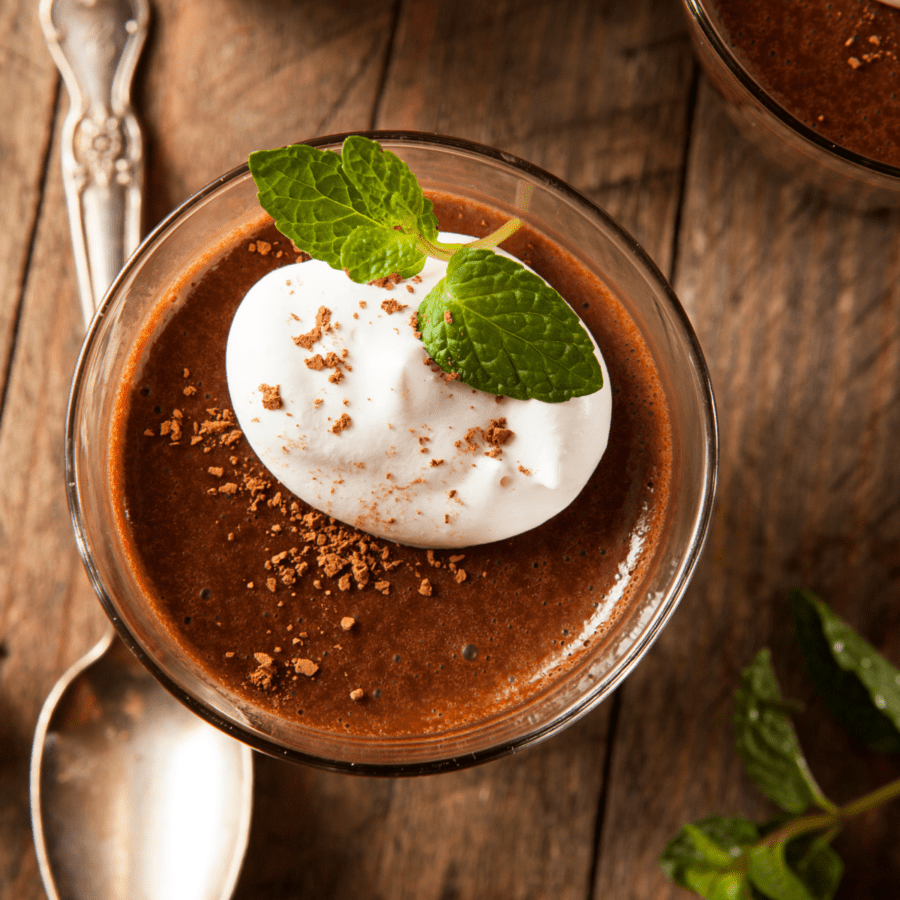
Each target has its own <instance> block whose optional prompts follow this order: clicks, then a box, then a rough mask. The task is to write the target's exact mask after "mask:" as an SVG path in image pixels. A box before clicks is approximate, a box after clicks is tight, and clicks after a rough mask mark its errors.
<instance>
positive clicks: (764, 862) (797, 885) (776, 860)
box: [747, 844, 818, 900]
mask: <svg viewBox="0 0 900 900" xmlns="http://www.w3.org/2000/svg"><path fill="white" fill-rule="evenodd" d="M747 861H748V865H747V877H748V878H749V880H750V883H751V884H752V885H753V887H755V888H756V889H757V890H758V891H760V892H761V893H762V894H764V895H765V896H766V897H769V898H770V900H818V898H816V897H814V896H813V895H812V894H810V892H809V891H808V890H807V889H806V885H805V884H804V883H803V882H802V881H801V880H800V877H799V876H798V875H797V874H796V873H795V872H794V871H792V869H791V867H790V866H789V865H788V863H787V859H785V855H784V844H777V845H776V846H774V847H767V846H765V845H759V846H756V847H752V848H751V849H750V850H749V852H748V854H747Z"/></svg>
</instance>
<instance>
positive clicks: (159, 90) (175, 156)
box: [136, 0, 394, 226]
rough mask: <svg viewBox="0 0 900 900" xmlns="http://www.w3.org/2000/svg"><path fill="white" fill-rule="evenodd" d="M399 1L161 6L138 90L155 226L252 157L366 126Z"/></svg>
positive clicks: (166, 2) (214, 1) (217, 0)
mask: <svg viewBox="0 0 900 900" xmlns="http://www.w3.org/2000/svg"><path fill="white" fill-rule="evenodd" d="M393 9H394V3H393V0H373V2H362V0H340V2H329V3H307V2H302V0H208V2H204V3H180V2H176V0H158V2H154V11H155V14H154V19H153V27H152V31H151V35H150V40H149V42H148V47H147V51H146V56H145V65H144V67H143V70H142V78H141V80H140V83H139V88H138V90H137V91H136V97H137V100H138V105H139V108H140V110H141V114H142V118H143V120H144V122H145V124H146V127H147V137H148V143H149V145H150V154H149V159H150V169H149V179H148V210H147V225H148V226H152V225H153V224H155V223H156V222H158V221H159V220H160V219H161V218H162V217H163V216H165V215H167V214H168V213H169V212H171V210H172V209H174V208H175V207H176V206H178V205H179V204H180V203H182V202H183V201H184V200H186V199H187V198H188V197H189V196H190V195H191V194H192V193H194V191H197V190H199V189H200V188H201V187H203V186H204V185H205V184H207V183H208V182H210V181H212V180H213V178H216V177H217V176H219V175H221V174H222V173H223V172H226V171H228V170H229V169H231V168H233V167H234V166H237V165H240V164H241V163H243V162H246V159H247V156H248V154H249V153H250V152H251V151H252V150H258V149H260V148H261V147H279V146H282V145H284V144H289V143H292V142H294V141H300V140H306V139H308V138H312V137H316V136H317V135H325V134H334V133H338V132H342V131H352V130H363V129H367V128H370V127H371V122H372V116H373V112H374V107H375V102H376V97H377V94H378V90H379V86H380V84H381V80H382V76H383V69H384V66H385V63H386V53H387V48H388V46H389V43H390V37H391V33H392V31H391V29H392V25H393Z"/></svg>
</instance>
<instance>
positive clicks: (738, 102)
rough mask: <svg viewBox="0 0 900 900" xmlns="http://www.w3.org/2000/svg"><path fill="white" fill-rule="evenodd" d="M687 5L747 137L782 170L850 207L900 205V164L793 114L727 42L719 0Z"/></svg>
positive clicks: (697, 44)
mask: <svg viewBox="0 0 900 900" xmlns="http://www.w3.org/2000/svg"><path fill="white" fill-rule="evenodd" d="M683 3H684V9H685V13H686V15H687V21H688V28H689V31H690V35H691V43H692V44H693V46H694V51H695V52H696V54H697V57H698V58H699V60H700V63H701V65H702V66H703V68H704V69H705V71H706V74H707V75H708V76H709V79H710V81H711V82H712V84H713V86H714V87H715V88H716V89H717V90H718V91H719V93H720V94H721V95H722V96H723V97H724V98H725V100H726V102H727V104H728V106H727V111H728V113H729V116H730V118H731V119H732V121H733V122H734V123H735V125H736V126H737V127H738V129H739V130H740V131H741V133H742V134H743V135H744V136H745V137H746V138H747V139H748V140H750V141H751V142H752V143H753V144H755V145H756V146H757V147H758V148H759V149H760V150H761V151H762V152H763V153H764V154H765V155H766V156H768V157H769V158H770V159H772V160H773V161H774V162H775V163H777V164H778V165H780V166H781V167H782V168H783V169H785V170H787V171H789V172H791V173H793V174H795V175H797V176H798V177H800V178H802V179H803V180H804V181H806V182H808V183H811V184H814V185H816V186H817V187H819V188H821V189H822V190H824V191H826V192H827V193H828V194H829V195H830V196H832V197H833V198H834V199H837V200H839V201H841V202H844V203H847V204H848V205H852V206H855V207H860V208H863V209H875V208H880V207H886V206H897V205H900V168H897V167H896V166H892V165H889V164H887V163H884V162H880V161H879V160H875V159H870V158H869V157H866V156H862V155H860V154H859V153H855V152H854V151H852V150H848V149H847V148H846V147H842V146H840V145H839V144H835V143H834V142H833V141H830V140H828V138H826V137H824V136H823V135H822V134H820V133H819V132H817V131H816V130H815V129H813V128H810V127H809V126H808V125H806V124H804V123H803V122H801V121H800V120H799V119H797V118H795V117H794V116H793V115H791V113H789V112H788V111H787V110H786V109H785V108H784V107H783V106H782V105H781V104H780V103H779V102H778V101H777V100H776V99H775V98H774V97H773V96H772V95H771V93H769V92H768V91H767V90H766V89H765V88H764V87H762V86H761V85H760V83H759V82H758V81H757V79H756V78H755V77H754V75H753V73H752V72H751V71H750V70H748V68H747V67H746V66H745V65H744V63H743V62H742V61H741V59H740V57H739V56H738V54H737V53H735V51H734V49H733V48H732V47H731V45H730V44H729V41H728V38H727V35H726V32H725V29H724V28H723V26H722V22H721V19H720V17H719V15H718V13H717V12H716V4H715V0H683ZM798 40H799V38H798Z"/></svg>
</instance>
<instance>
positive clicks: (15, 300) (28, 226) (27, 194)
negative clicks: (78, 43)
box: [0, 0, 58, 411]
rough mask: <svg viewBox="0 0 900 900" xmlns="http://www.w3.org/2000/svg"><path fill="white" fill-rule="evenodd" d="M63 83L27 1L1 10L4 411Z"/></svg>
mask: <svg viewBox="0 0 900 900" xmlns="http://www.w3.org/2000/svg"><path fill="white" fill-rule="evenodd" d="M57 82H58V78H57V75H56V67H55V66H54V65H53V63H52V61H51V60H50V56H49V54H48V53H47V45H46V44H45V43H44V38H43V35H42V34H41V29H40V26H39V25H38V20H37V7H36V5H35V4H34V3H32V2H28V0H10V2H8V3H4V4H3V6H2V8H0V87H2V90H0V122H2V123H3V129H2V131H0V161H2V165H3V203H2V204H0V233H2V234H3V235H4V240H3V242H2V245H0V411H2V407H3V404H2V400H3V395H4V392H5V389H6V378H7V373H8V371H9V366H10V358H11V355H12V353H13V347H14V344H15V338H16V328H17V327H18V317H19V311H20V306H21V299H22V288H23V284H24V282H25V278H26V274H27V266H28V256H29V253H30V252H31V244H32V239H33V236H34V228H35V222H36V220H37V215H38V208H39V205H40V199H41V188H42V182H43V178H44V168H45V166H46V157H47V148H48V146H49V141H50V129H51V128H52V125H53V107H54V104H55V102H56V90H57Z"/></svg>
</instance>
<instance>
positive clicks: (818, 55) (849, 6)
mask: <svg viewBox="0 0 900 900" xmlns="http://www.w3.org/2000/svg"><path fill="white" fill-rule="evenodd" d="M709 5H710V6H711V7H712V8H713V9H714V10H715V11H716V12H717V14H718V17H719V20H720V22H721V25H722V26H723V31H724V38H725V40H726V42H727V43H728V44H729V46H730V47H731V48H732V50H733V51H734V53H735V55H736V56H737V58H738V60H739V61H740V63H741V64H742V65H743V66H744V67H745V68H746V70H747V72H748V73H749V74H750V75H751V77H752V78H753V79H754V80H755V81H756V82H757V83H758V84H759V85H760V87H762V88H763V89H764V90H765V91H766V92H768V93H769V94H770V95H771V96H772V98H773V99H775V100H776V101H777V102H778V103H779V104H781V106H782V107H784V109H785V110H787V112H789V113H790V114H791V115H792V116H794V117H795V118H796V119H798V120H799V121H800V122H802V123H803V124H804V125H806V126H807V127H808V128H811V129H813V130H814V131H817V132H818V133H819V134H821V135H822V136H823V137H824V138H826V139H827V140H829V141H833V142H834V143H836V144H840V145H841V146H842V147H845V148H846V149H848V150H851V151H853V152H854V153H858V154H860V155H861V156H865V157H867V158H869V159H872V160H876V161H878V162H882V163H887V164H889V165H893V166H900V98H898V94H900V60H898V58H897V55H898V54H900V9H895V8H893V7H889V6H886V5H884V4H883V3H880V2H877V0H829V2H827V3H824V2H813V0H709Z"/></svg>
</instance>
